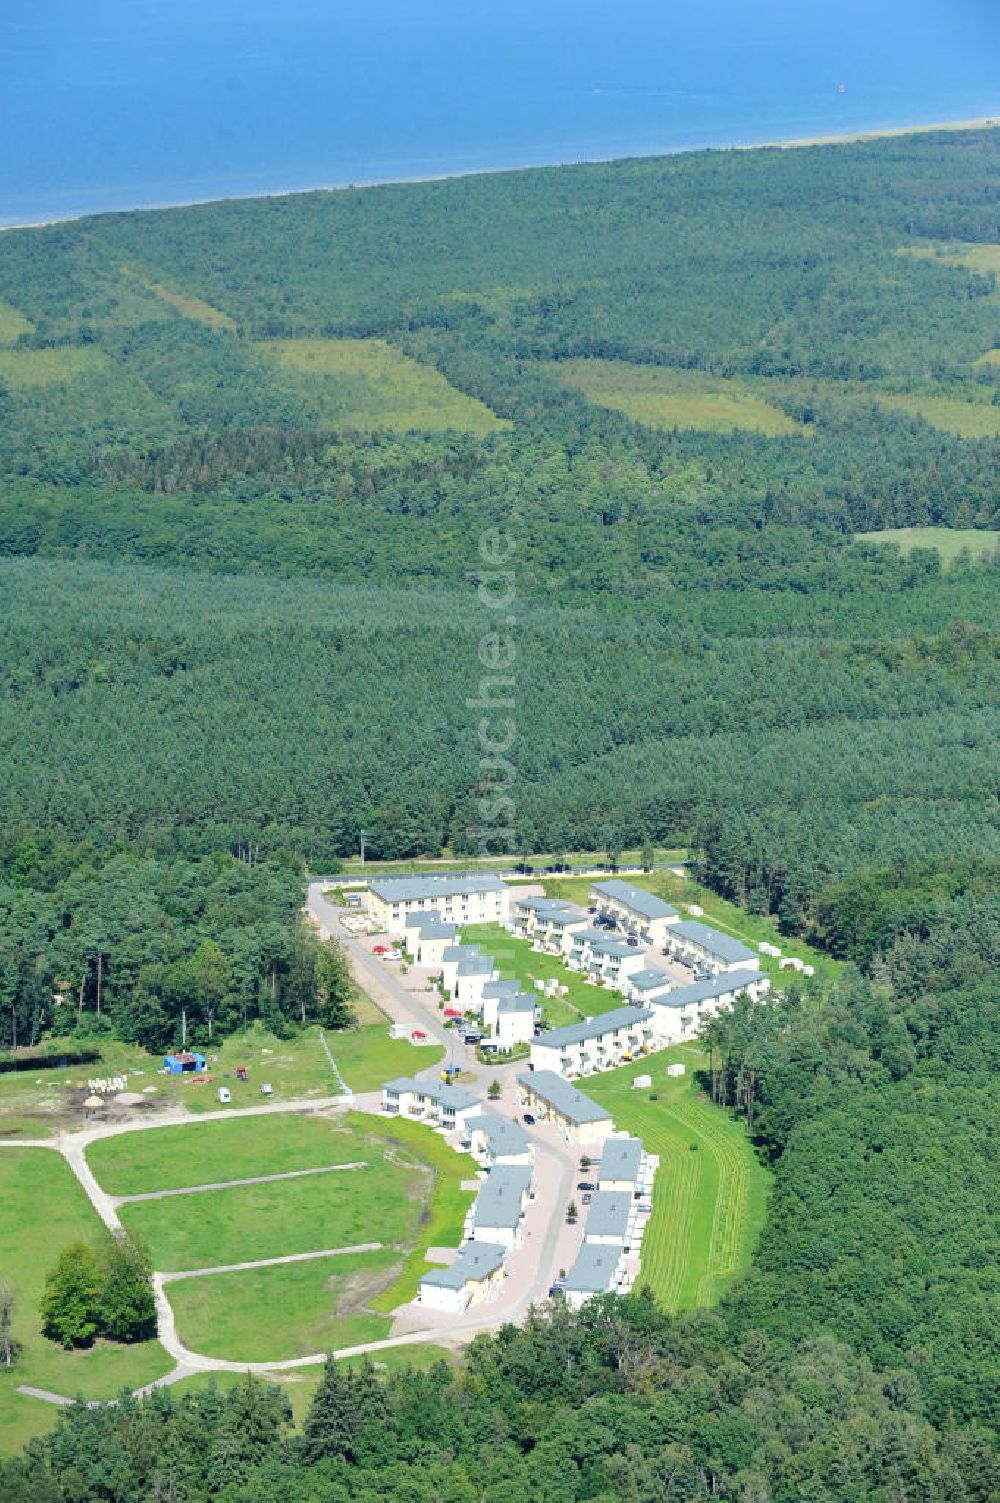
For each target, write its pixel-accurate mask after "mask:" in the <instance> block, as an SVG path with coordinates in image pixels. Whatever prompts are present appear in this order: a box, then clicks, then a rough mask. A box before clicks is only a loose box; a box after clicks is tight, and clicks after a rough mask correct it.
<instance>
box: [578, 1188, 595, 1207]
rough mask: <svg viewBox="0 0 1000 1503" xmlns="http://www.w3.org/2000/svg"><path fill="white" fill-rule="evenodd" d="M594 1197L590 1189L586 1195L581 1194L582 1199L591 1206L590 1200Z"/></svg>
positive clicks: (586, 1204)
mask: <svg viewBox="0 0 1000 1503" xmlns="http://www.w3.org/2000/svg"><path fill="white" fill-rule="evenodd" d="M593 1198H594V1197H593V1196H592V1195H591V1193H590V1191H589V1190H588V1191H587V1194H586V1195H581V1196H580V1199H581V1200H582V1201H583V1203H584V1205H585V1206H589V1205H590V1202H591V1201H592V1200H593Z"/></svg>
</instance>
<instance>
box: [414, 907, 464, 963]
mask: <svg viewBox="0 0 1000 1503" xmlns="http://www.w3.org/2000/svg"><path fill="white" fill-rule="evenodd" d="M457 941H458V925H457V924H446V923H445V921H444V919H443V918H442V917H441V915H440V914H439V913H438V912H437V910H436V909H435V910H434V911H433V912H432V913H419V912H418V913H411V914H409V915H408V916H407V918H406V920H405V922H404V924H403V946H404V948H405V950H406V953H407V954H408V955H409V956H411V957H412V959H413V960H414V961H415V962H416V964H417V965H422V966H426V967H427V968H428V969H429V970H430V969H433V968H434V967H436V966H440V964H441V962H442V959H443V958H444V952H445V950H447V949H449V948H450V947H451V946H452V945H454V944H456V943H457Z"/></svg>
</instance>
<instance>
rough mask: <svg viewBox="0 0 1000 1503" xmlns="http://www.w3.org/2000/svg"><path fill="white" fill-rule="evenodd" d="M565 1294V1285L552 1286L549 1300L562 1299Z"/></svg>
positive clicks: (550, 1286)
mask: <svg viewBox="0 0 1000 1503" xmlns="http://www.w3.org/2000/svg"><path fill="white" fill-rule="evenodd" d="M565 1293H566V1286H565V1284H550V1285H549V1299H562V1297H563V1295H564V1294H565Z"/></svg>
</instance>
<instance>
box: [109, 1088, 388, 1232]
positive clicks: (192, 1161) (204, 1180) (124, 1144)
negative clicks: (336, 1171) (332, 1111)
mask: <svg viewBox="0 0 1000 1503" xmlns="http://www.w3.org/2000/svg"><path fill="white" fill-rule="evenodd" d="M370 1148H371V1143H370V1140H369V1139H368V1138H367V1137H366V1136H365V1135H364V1134H363V1133H361V1132H359V1131H358V1130H357V1129H355V1128H351V1127H348V1126H347V1125H346V1123H345V1122H344V1119H343V1116H340V1117H314V1116H303V1115H301V1114H299V1113H295V1114H291V1113H290V1114H289V1115H287V1116H273V1117H256V1118H249V1119H248V1118H246V1117H234V1118H233V1119H232V1120H231V1121H229V1122H225V1121H223V1122H214V1121H213V1122H200V1123H198V1122H195V1123H192V1124H191V1125H190V1126H187V1125H185V1126H183V1127H161V1128H151V1129H150V1130H149V1131H148V1132H137V1133H125V1134H123V1135H122V1136H121V1137H116V1138H100V1139H98V1141H97V1142H96V1143H92V1144H91V1145H90V1147H89V1148H88V1149H87V1162H88V1163H89V1164H90V1167H91V1169H92V1170H93V1171H94V1174H95V1175H96V1177H97V1180H98V1182H99V1183H100V1185H101V1187H102V1189H104V1190H106V1191H107V1192H108V1194H109V1195H141V1194H143V1193H144V1192H146V1191H149V1190H176V1189H182V1188H185V1187H187V1186H190V1185H206V1184H215V1183H217V1182H218V1181H220V1180H227V1179H246V1178H249V1177H250V1176H252V1175H255V1174H284V1173H287V1172H288V1171H290V1170H294V1169H315V1168H319V1167H321V1166H323V1165H325V1164H348V1163H354V1162H355V1161H357V1160H360V1159H364V1158H365V1157H366V1156H367V1155H368V1153H369V1151H370ZM344 1172H345V1173H350V1172H352V1171H350V1170H345V1171H344ZM369 1240H370V1239H369Z"/></svg>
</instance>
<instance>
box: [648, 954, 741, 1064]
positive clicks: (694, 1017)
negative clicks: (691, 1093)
mask: <svg viewBox="0 0 1000 1503" xmlns="http://www.w3.org/2000/svg"><path fill="white" fill-rule="evenodd" d="M770 986H771V983H770V981H769V980H768V978H767V976H765V975H764V973H763V971H756V970H749V969H748V970H734V971H724V972H723V973H722V974H721V975H719V976H711V977H709V978H708V979H707V980H705V981H693V982H691V983H690V984H689V985H688V986H675V985H674V983H673V982H672V981H671V979H670V977H669V976H667V975H665V973H664V972H663V971H657V970H652V969H648V970H643V971H639V972H638V973H637V974H635V975H633V976H630V977H629V979H628V983H627V985H626V994H627V995H628V996H629V997H630V998H631V1000H632V1002H633V1003H634V1004H635V1006H637V1007H648V1008H650V1009H651V1011H652V1013H653V1033H654V1035H655V1038H656V1047H657V1048H659V1049H663V1048H666V1046H667V1045H668V1044H677V1043H680V1042H681V1040H682V1039H688V1038H693V1037H694V1036H695V1034H697V1032H698V1030H699V1029H700V1028H701V1027H702V1025H703V1024H704V1023H705V1022H706V1021H707V1020H708V1019H709V1018H712V1017H714V1016H715V1014H716V1013H717V1012H719V1011H720V1010H721V1009H722V1008H727V1007H732V1005H733V1003H734V1002H735V1001H736V998H737V997H738V996H739V995H740V993H741V992H746V993H747V995H748V996H750V997H752V998H753V999H754V1000H755V1001H756V1000H757V999H758V998H759V997H762V996H764V994H765V993H766V992H767V991H768V990H769V989H770Z"/></svg>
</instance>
